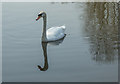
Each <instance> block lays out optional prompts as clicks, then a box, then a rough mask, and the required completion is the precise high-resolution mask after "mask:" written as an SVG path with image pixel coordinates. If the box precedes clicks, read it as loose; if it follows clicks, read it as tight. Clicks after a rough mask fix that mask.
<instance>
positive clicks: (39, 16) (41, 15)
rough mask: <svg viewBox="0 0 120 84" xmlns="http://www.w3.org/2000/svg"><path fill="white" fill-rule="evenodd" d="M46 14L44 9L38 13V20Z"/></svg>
mask: <svg viewBox="0 0 120 84" xmlns="http://www.w3.org/2000/svg"><path fill="white" fill-rule="evenodd" d="M44 16H46V13H45V12H44V11H41V12H40V13H39V14H38V17H37V18H36V21H37V20H39V19H40V18H41V17H44Z"/></svg>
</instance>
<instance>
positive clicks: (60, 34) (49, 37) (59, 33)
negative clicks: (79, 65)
mask: <svg viewBox="0 0 120 84" xmlns="http://www.w3.org/2000/svg"><path fill="white" fill-rule="evenodd" d="M41 17H43V32H42V42H50V41H56V40H59V39H62V38H64V36H65V33H64V31H65V26H60V27H52V28H49V29H48V30H47V31H46V19H47V18H46V17H47V15H46V13H45V12H43V11H41V12H40V13H39V14H38V17H37V18H36V21H37V20H39V19H40V18H41Z"/></svg>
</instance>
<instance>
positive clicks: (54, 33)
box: [47, 27, 65, 40]
mask: <svg viewBox="0 0 120 84" xmlns="http://www.w3.org/2000/svg"><path fill="white" fill-rule="evenodd" d="M64 31H65V28H62V27H52V28H50V29H48V30H47V39H48V40H57V39H60V38H62V37H64Z"/></svg>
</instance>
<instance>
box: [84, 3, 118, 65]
mask: <svg viewBox="0 0 120 84" xmlns="http://www.w3.org/2000/svg"><path fill="white" fill-rule="evenodd" d="M117 7H118V4H117V3H109V2H102V3H100V2H99V3H98V2H97V3H87V9H86V10H87V16H88V18H87V20H86V21H87V22H86V25H87V26H86V29H85V32H87V34H88V36H89V37H90V42H91V49H90V50H91V53H92V54H93V60H95V61H97V62H102V63H103V62H112V61H114V60H115V59H116V58H117V56H118V55H117V53H118V8H117Z"/></svg>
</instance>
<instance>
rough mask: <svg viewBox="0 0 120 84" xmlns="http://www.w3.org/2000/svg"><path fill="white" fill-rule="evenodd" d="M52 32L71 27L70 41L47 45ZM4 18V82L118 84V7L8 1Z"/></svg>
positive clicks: (92, 4)
mask: <svg viewBox="0 0 120 84" xmlns="http://www.w3.org/2000/svg"><path fill="white" fill-rule="evenodd" d="M40 11H45V12H46V13H47V28H50V27H54V26H61V25H65V26H66V31H65V33H66V37H65V38H64V39H62V40H60V41H57V42H52V43H41V35H42V28H43V27H42V19H40V20H39V21H38V22H36V21H35V19H36V17H37V15H38V13H39V12H40ZM2 13H3V16H2V19H3V20H2V22H3V23H2V26H3V29H2V42H3V46H2V49H3V50H2V54H3V57H2V61H3V62H2V63H3V64H2V70H3V72H2V76H3V81H4V82H117V81H118V27H117V26H118V20H117V18H118V9H117V4H116V3H65V2H61V3H54V2H38V3H37V2H35V3H32V2H31V3H28V2H21V3H17V2H16V3H15V2H11V3H10V2H8V3H7V2H6V3H3V11H2Z"/></svg>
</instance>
